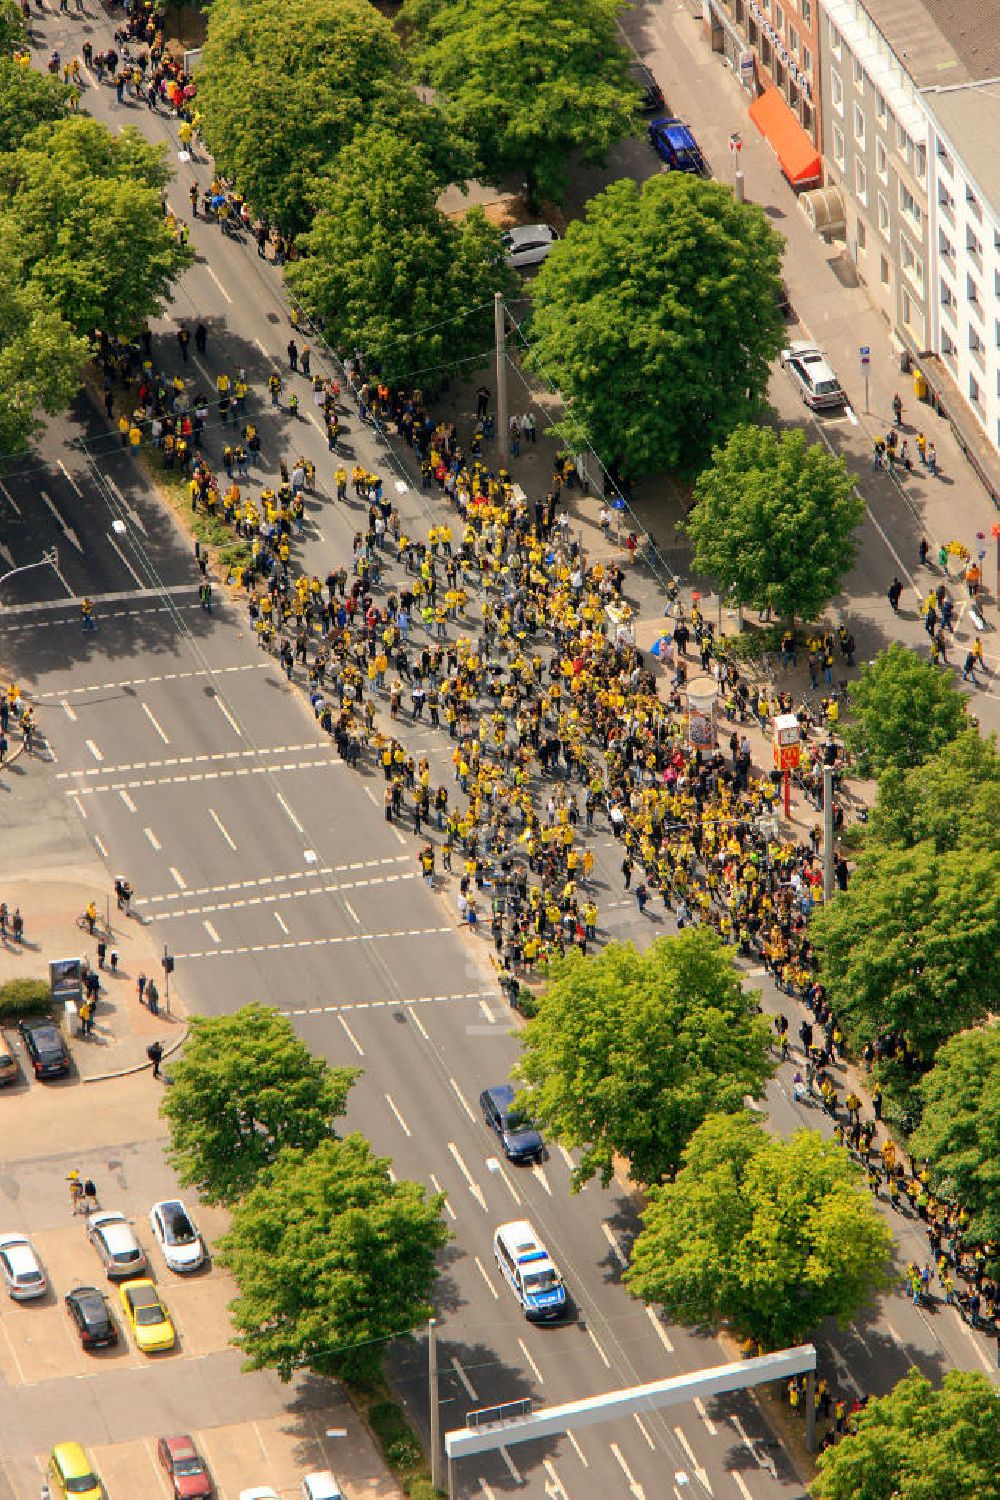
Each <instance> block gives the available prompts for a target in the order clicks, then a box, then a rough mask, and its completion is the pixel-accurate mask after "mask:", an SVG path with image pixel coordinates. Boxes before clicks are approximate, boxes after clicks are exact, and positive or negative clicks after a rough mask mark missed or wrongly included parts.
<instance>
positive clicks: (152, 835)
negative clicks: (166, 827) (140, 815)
mask: <svg viewBox="0 0 1000 1500" xmlns="http://www.w3.org/2000/svg"><path fill="white" fill-rule="evenodd" d="M142 831H143V833H144V834H145V835H146V837H147V838H148V839H149V842H150V843H151V844H152V846H153V848H154V849H155V850H156V852H157V854H159V852H160V850H161V849H162V848H163V845H162V844H161V843H160V841H159V839H158V838H157V837H156V834H155V833H154V832H153V830H152V829H151V828H144V829H143V830H142Z"/></svg>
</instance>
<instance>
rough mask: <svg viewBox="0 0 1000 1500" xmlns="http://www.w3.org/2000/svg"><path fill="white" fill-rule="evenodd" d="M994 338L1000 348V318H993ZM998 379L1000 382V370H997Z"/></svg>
mask: <svg viewBox="0 0 1000 1500" xmlns="http://www.w3.org/2000/svg"><path fill="white" fill-rule="evenodd" d="M993 339H994V342H995V344H996V346H997V348H998V349H1000V318H994V320H993ZM997 381H998V383H1000V370H998V371H997Z"/></svg>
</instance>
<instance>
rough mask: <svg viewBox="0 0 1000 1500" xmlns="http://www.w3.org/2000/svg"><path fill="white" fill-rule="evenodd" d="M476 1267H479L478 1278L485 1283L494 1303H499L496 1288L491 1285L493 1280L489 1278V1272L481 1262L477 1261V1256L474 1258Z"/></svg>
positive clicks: (498, 1294)
mask: <svg viewBox="0 0 1000 1500" xmlns="http://www.w3.org/2000/svg"><path fill="white" fill-rule="evenodd" d="M476 1265H477V1266H478V1267H479V1274H480V1276H481V1277H482V1278H483V1280H484V1281H485V1282H486V1285H487V1286H488V1287H489V1289H490V1291H491V1292H492V1294H493V1300H494V1302H499V1301H500V1293H499V1292H498V1291H497V1289H496V1287H495V1286H494V1285H493V1278H492V1277H491V1276H490V1274H489V1272H488V1271H487V1269H486V1267H485V1266H484V1265H483V1263H482V1261H481V1260H480V1259H479V1256H478V1255H477V1256H476Z"/></svg>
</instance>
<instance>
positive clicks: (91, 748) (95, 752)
mask: <svg viewBox="0 0 1000 1500" xmlns="http://www.w3.org/2000/svg"><path fill="white" fill-rule="evenodd" d="M85 743H86V746H87V749H88V750H89V751H90V753H91V755H92V756H93V757H94V759H95V760H96V761H98V762H100V761H102V760H103V759H104V756H103V755H102V754H101V752H100V750H98V748H97V746H96V745H95V744H94V742H93V740H87V741H85Z"/></svg>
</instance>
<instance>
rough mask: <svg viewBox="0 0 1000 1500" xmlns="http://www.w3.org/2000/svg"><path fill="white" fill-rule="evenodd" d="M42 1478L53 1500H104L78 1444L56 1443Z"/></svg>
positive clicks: (90, 1466) (93, 1473)
mask: <svg viewBox="0 0 1000 1500" xmlns="http://www.w3.org/2000/svg"><path fill="white" fill-rule="evenodd" d="M45 1477H46V1479H47V1480H48V1483H49V1487H50V1489H51V1490H52V1491H53V1492H54V1493H55V1495H56V1500H103V1496H104V1490H103V1488H102V1486H101V1481H100V1479H99V1478H98V1476H97V1474H96V1473H95V1471H94V1466H93V1464H92V1463H91V1462H90V1459H89V1458H88V1457H87V1455H86V1453H85V1452H84V1450H83V1448H82V1447H81V1446H80V1444H79V1443H56V1445H55V1447H54V1448H53V1449H52V1452H51V1453H50V1454H49V1465H48V1469H47V1470H46V1474H45Z"/></svg>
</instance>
